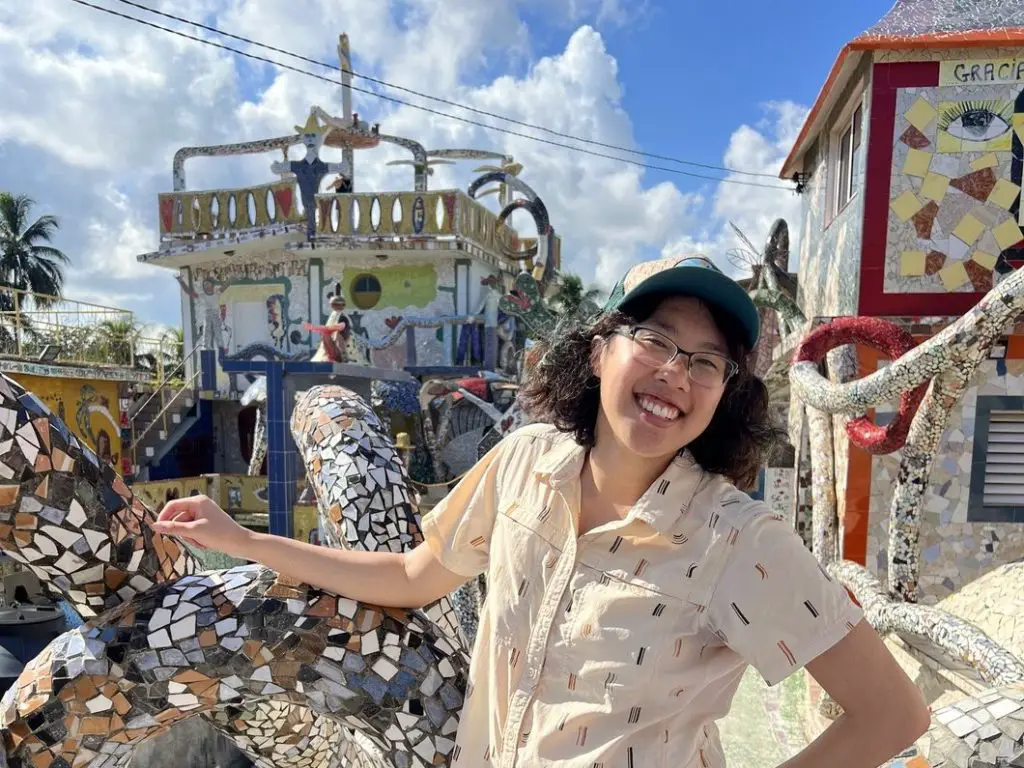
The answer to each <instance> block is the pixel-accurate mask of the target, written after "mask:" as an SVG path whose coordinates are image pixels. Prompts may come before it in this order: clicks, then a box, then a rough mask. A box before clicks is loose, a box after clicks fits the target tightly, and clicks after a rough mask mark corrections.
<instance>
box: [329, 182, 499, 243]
mask: <svg viewBox="0 0 1024 768" xmlns="http://www.w3.org/2000/svg"><path fill="white" fill-rule="evenodd" d="M460 196H461V197H463V198H464V197H465V195H463V194H462V193H461V192H457V191H455V190H439V191H437V192H367V193H361V194H355V193H349V194H328V195H317V198H316V204H317V222H316V232H317V234H319V235H339V236H356V237H389V236H391V237H394V236H408V237H416V236H420V235H433V236H438V235H454V234H455V233H456V228H455V215H456V214H455V208H456V200H457V199H459V198H460ZM493 215H494V214H491V216H493Z"/></svg>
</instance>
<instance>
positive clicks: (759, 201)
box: [664, 101, 807, 274]
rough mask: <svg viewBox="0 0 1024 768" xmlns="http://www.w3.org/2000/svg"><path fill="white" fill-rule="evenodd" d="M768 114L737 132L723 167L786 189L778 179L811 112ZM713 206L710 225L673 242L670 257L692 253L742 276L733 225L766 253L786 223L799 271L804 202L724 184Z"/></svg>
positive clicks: (787, 108)
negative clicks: (732, 254) (776, 227)
mask: <svg viewBox="0 0 1024 768" xmlns="http://www.w3.org/2000/svg"><path fill="white" fill-rule="evenodd" d="M764 111H765V116H764V119H763V120H762V121H760V122H759V124H758V127H757V128H754V127H751V126H749V125H741V126H740V127H739V128H737V129H736V130H735V131H733V133H732V136H731V137H730V139H729V145H728V147H727V148H726V151H725V155H724V156H723V158H722V162H723V164H724V166H725V167H727V168H739V169H743V170H745V171H750V172H753V173H764V174H769V175H770V178H766V177H754V176H746V175H740V174H735V173H733V174H728V178H730V179H732V180H735V181H751V182H755V183H757V184H766V185H769V186H786V185H785V184H784V183H783V182H781V181H780V180H777V179H775V178H774V177H775V176H776V175H777V174H778V171H779V169H780V168H781V167H782V162H783V160H785V158H786V155H787V154H788V153H789V150H790V148H791V147H792V146H793V142H794V141H795V140H796V136H797V133H798V132H799V131H800V126H801V125H803V119H804V117H805V116H806V114H807V109H806V107H802V106H800V105H798V104H794V103H793V102H788V101H787V102H771V103H768V104H765V105H764ZM709 207H710V211H709V214H710V215H709V216H708V218H707V221H708V224H707V225H706V226H704V227H701V228H698V229H694V230H691V231H689V232H687V233H685V234H684V235H683V236H682V237H680V238H679V239H678V240H675V241H673V242H670V243H669V244H668V245H667V246H666V247H665V249H664V252H665V253H666V255H669V254H676V253H683V252H687V251H691V252H693V251H695V252H700V253H704V254H706V255H708V256H710V257H711V258H713V259H714V260H715V261H716V263H718V265H719V266H720V267H722V268H723V269H726V270H728V271H729V272H730V273H732V274H737V273H738V270H737V269H736V267H735V266H734V265H733V264H732V263H730V261H729V259H728V253H729V251H730V250H732V249H734V248H737V247H741V246H742V242H741V241H740V240H739V238H737V237H736V236H735V234H734V233H733V230H732V228H731V227H730V226H729V223H730V222H731V223H733V224H735V225H736V226H737V228H739V229H740V231H742V232H743V233H744V234H745V235H746V236H747V237H748V238H749V239H750V240H751V241H752V243H753V244H754V245H755V246H757V247H758V248H760V247H761V246H762V245H763V244H764V240H765V237H766V236H767V234H768V230H769V228H770V227H771V225H772V223H773V222H774V221H775V220H776V219H779V218H783V219H785V220H786V222H787V223H788V224H789V234H790V253H791V259H790V262H791V268H795V267H796V253H797V249H798V247H799V243H798V239H797V238H798V235H799V232H800V198H799V197H797V195H796V194H795V193H791V192H788V191H786V192H780V191H778V190H775V189H764V188H761V187H754V186H745V185H741V184H719V185H718V187H717V189H716V191H715V193H714V196H713V198H712V200H711V203H710V206H709Z"/></svg>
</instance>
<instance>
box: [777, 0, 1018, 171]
mask: <svg viewBox="0 0 1024 768" xmlns="http://www.w3.org/2000/svg"><path fill="white" fill-rule="evenodd" d="M1021 44H1024V0H896V4H895V5H894V6H893V7H892V8H891V9H890V11H889V12H888V13H887V14H886V15H885V16H883V17H882V18H881V19H880V20H879V21H878V23H876V24H875V25H874V26H872V27H870V28H869V29H867V30H866V31H865V32H863V33H862V34H861V35H859V36H858V37H856V38H854V39H853V40H852V41H850V42H849V43H847V44H846V46H845V47H844V48H843V49H842V50H841V51H840V52H839V56H838V58H837V59H836V63H835V64H833V65H832V70H831V71H830V72H829V75H828V78H827V79H826V80H825V85H824V86H822V89H821V92H820V93H819V94H818V98H817V99H815V102H814V106H813V107H811V111H810V113H809V114H808V115H807V119H806V121H805V122H804V125H803V128H802V129H801V130H800V134H799V136H797V140H796V142H795V143H794V144H793V149H792V151H790V153H789V157H787V158H786V162H785V163H783V164H782V170H781V171H780V172H779V175H780V177H781V178H784V179H788V178H791V177H792V175H793V173H794V172H795V171H796V170H798V168H799V161H800V159H801V158H802V157H803V154H804V152H805V151H806V149H807V147H808V146H809V145H810V143H811V142H812V141H813V140H814V138H815V137H816V136H817V134H818V131H819V130H820V128H821V127H822V124H823V122H824V118H825V117H826V116H827V114H828V112H829V110H828V109H827V107H828V106H830V104H831V101H832V100H834V99H835V98H836V97H837V95H838V93H839V92H840V91H842V89H843V87H844V86H845V85H846V83H847V81H848V80H849V78H850V77H851V76H852V75H853V72H854V71H855V70H856V68H857V65H858V64H859V63H860V60H861V58H862V57H863V55H864V54H865V52H867V51H877V50H892V49H907V48H969V47H981V46H989V47H993V46H1003V45H1021Z"/></svg>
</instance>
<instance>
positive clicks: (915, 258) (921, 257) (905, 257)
mask: <svg viewBox="0 0 1024 768" xmlns="http://www.w3.org/2000/svg"><path fill="white" fill-rule="evenodd" d="M927 258H928V254H926V253H925V252H924V251H904V252H903V253H901V254H900V275H901V276H902V277H920V276H921V275H923V274H924V269H925V259H927Z"/></svg>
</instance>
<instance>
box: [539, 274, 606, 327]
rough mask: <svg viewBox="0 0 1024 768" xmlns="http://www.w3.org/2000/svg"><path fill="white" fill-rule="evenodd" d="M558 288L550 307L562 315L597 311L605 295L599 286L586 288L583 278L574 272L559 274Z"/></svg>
mask: <svg viewBox="0 0 1024 768" xmlns="http://www.w3.org/2000/svg"><path fill="white" fill-rule="evenodd" d="M557 288H558V292H557V293H555V295H554V296H553V297H552V298H551V300H550V301H549V302H548V309H550V310H551V311H552V312H554V313H555V314H556V315H559V316H561V317H566V316H572V315H575V314H577V313H580V312H584V313H589V312H592V311H595V310H596V309H597V308H598V305H599V303H600V300H601V297H602V296H603V292H602V291H601V290H600V289H598V288H594V287H593V286H591V287H590V288H584V286H583V278H582V277H580V276H579V275H577V274H574V273H572V272H563V273H562V274H561V275H559V278H558V283H557Z"/></svg>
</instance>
